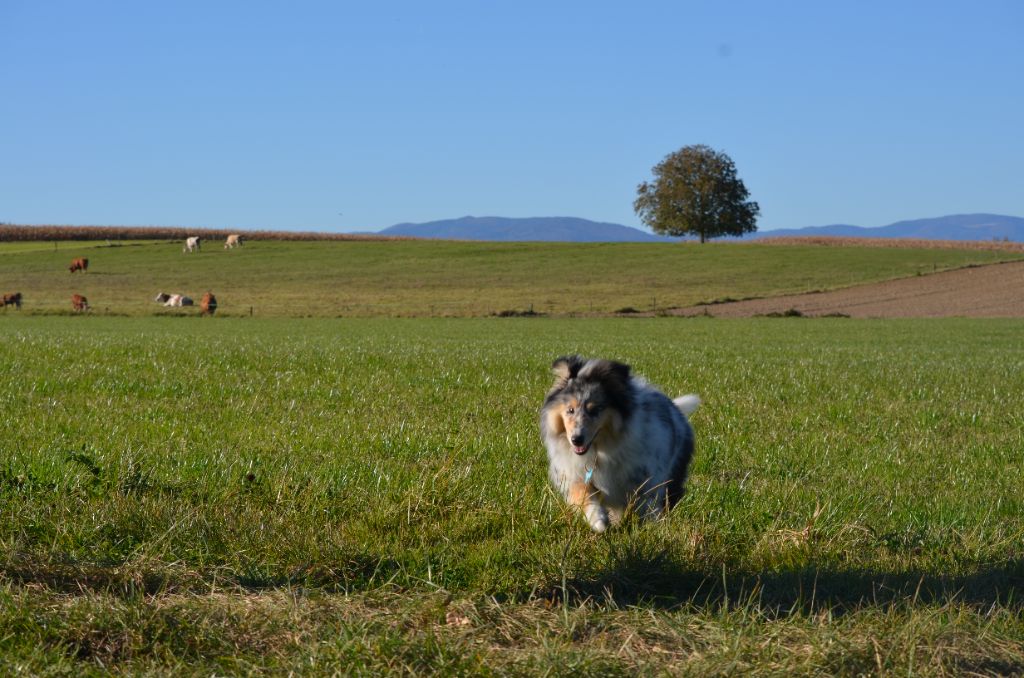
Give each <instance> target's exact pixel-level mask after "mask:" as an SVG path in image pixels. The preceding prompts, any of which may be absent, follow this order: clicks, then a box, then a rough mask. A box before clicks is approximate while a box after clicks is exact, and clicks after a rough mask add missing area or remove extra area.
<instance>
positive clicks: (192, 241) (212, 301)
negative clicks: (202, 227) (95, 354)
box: [0, 234, 242, 315]
mask: <svg viewBox="0 0 1024 678" xmlns="http://www.w3.org/2000/svg"><path fill="white" fill-rule="evenodd" d="M201 242H202V239H201V238H200V237H199V236H193V237H191V238H187V239H186V240H185V247H184V248H183V249H182V250H181V251H182V252H197V251H199V249H200V245H201ZM241 245H242V236H241V235H237V234H234V235H229V236H228V237H227V239H226V240H225V241H224V249H226V250H229V249H234V248H235V247H240V246H241ZM68 270H69V271H70V272H71V273H75V272H77V271H81V272H83V273H85V272H86V271H88V270H89V260H88V259H86V258H85V257H77V258H75V259H72V260H71V265H70V266H69V267H68ZM154 301H156V302H157V303H160V304H163V305H164V306H168V307H180V306H195V302H194V301H193V300H192V298H191V297H186V296H185V295H183V294H167V293H166V292H161V293H160V294H158V295H156V299H154ZM21 302H22V296H21V292H12V293H10V294H4V295H3V297H2V303H0V307H2V308H3V309H4V310H5V311H6V310H7V307H8V306H14V307H16V308H18V309H20V308H21ZM71 308H72V309H73V310H74V311H75V312H78V313H83V312H85V311H88V310H89V300H88V299H86V298H85V297H84V296H82V295H81V294H72V295H71ZM199 309H200V311H201V313H200V315H213V314H214V313H216V312H217V297H215V296H213V294H212V293H211V292H207V293H206V294H204V295H203V297H202V299H200V300H199Z"/></svg>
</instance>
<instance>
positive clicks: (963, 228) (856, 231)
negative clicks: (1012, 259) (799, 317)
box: [750, 214, 1024, 242]
mask: <svg viewBox="0 0 1024 678" xmlns="http://www.w3.org/2000/svg"><path fill="white" fill-rule="evenodd" d="M789 236H800V237H806V236H841V237H853V238H919V239H924V240H1003V239H1004V238H1005V239H1007V240H1012V241H1015V242H1021V241H1024V219H1022V218H1020V217H1009V216H1003V215H999V214H952V215H949V216H944V217H933V218H930V219H912V220H909V221H897V222H896V223H893V224H889V225H888V226H879V227H876V228H865V227H863V226H851V225H849V224H833V225H830V226H809V227H807V228H783V229H776V230H774V231H760V232H758V233H755V234H752V235H751V236H750V237H751V238H769V237H771V238H775V237H789Z"/></svg>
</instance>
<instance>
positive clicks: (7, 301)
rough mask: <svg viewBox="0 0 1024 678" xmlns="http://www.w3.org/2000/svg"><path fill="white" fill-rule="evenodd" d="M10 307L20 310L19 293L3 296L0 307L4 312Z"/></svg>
mask: <svg viewBox="0 0 1024 678" xmlns="http://www.w3.org/2000/svg"><path fill="white" fill-rule="evenodd" d="M12 305H13V306H17V307H18V308H21V292H14V293H12V294H5V295H4V298H3V303H0V306H3V307H4V310H7V307H8V306H12Z"/></svg>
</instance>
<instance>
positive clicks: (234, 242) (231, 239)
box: [224, 233, 242, 250]
mask: <svg viewBox="0 0 1024 678" xmlns="http://www.w3.org/2000/svg"><path fill="white" fill-rule="evenodd" d="M241 246H242V236H240V235H238V234H237V233H236V234H234V235H229V236H228V239H227V240H225V241H224V249H226V250H231V249H234V248H235V247H241Z"/></svg>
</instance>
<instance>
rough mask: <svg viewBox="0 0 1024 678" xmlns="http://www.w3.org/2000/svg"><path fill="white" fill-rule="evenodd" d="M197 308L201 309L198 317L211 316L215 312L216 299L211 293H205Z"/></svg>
mask: <svg viewBox="0 0 1024 678" xmlns="http://www.w3.org/2000/svg"><path fill="white" fill-rule="evenodd" d="M199 308H201V309H203V312H202V313H201V314H200V315H207V314H209V315H213V314H214V313H216V312H217V297H215V296H213V293H212V292H207V293H206V294H204V295H203V300H202V301H200V302H199Z"/></svg>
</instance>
